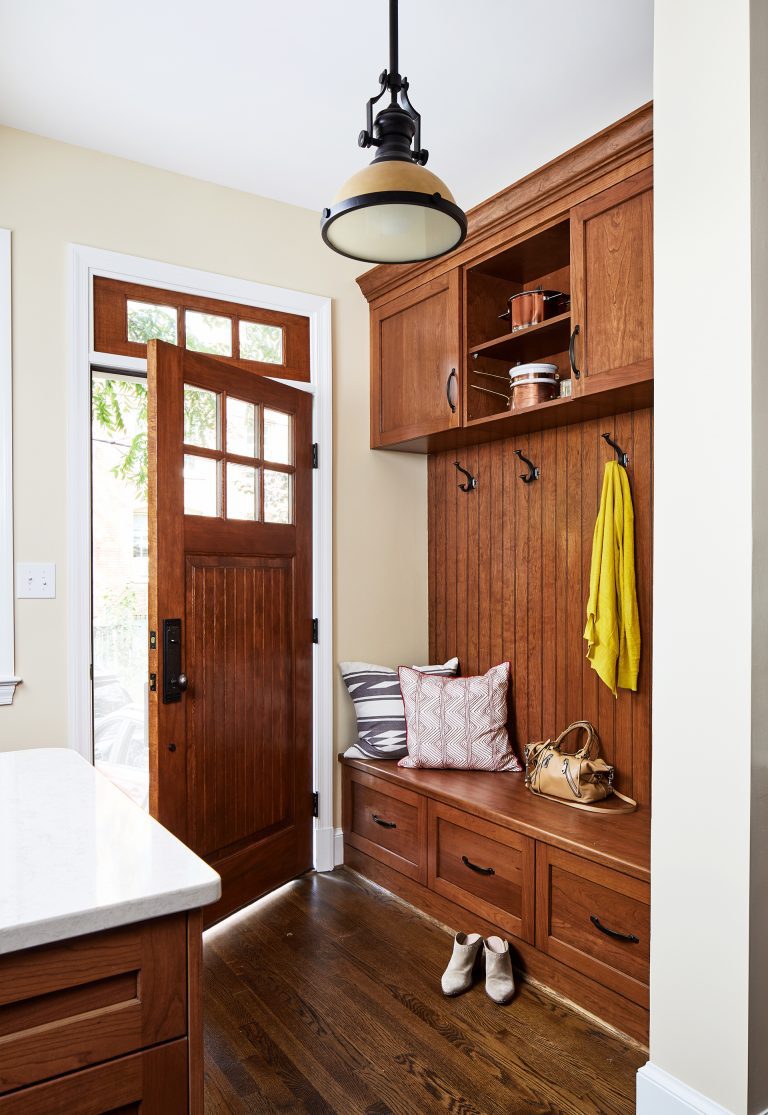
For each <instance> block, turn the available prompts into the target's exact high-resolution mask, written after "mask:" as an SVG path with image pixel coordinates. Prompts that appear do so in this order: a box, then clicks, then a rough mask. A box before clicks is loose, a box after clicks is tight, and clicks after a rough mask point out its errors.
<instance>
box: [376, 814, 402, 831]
mask: <svg viewBox="0 0 768 1115" xmlns="http://www.w3.org/2000/svg"><path fill="white" fill-rule="evenodd" d="M371 816H372V817H373V819H374V821H375V822H376V824H377V825H381V827H382V828H383V829H396V828H397V825H396V824H395V822H394V821H382V819H381V817H378V816H377V815H376V814H375V813H371Z"/></svg>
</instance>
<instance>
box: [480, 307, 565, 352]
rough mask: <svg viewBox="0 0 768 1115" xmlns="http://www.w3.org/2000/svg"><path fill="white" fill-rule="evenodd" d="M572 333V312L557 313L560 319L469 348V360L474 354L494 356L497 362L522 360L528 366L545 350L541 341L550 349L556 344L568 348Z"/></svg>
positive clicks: (531, 326) (527, 327) (538, 324)
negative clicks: (527, 363)
mask: <svg viewBox="0 0 768 1115" xmlns="http://www.w3.org/2000/svg"><path fill="white" fill-rule="evenodd" d="M570 331H571V313H570V310H569V311H567V313H564V314H558V315H557V317H551V318H550V319H549V320H548V321H540V322H538V323H537V324H536V325H527V326H526V327H525V328H524V329H516V330H515V331H514V332H513V333H505V334H504V336H503V337H496V338H495V339H494V340H492V341H485V342H484V343H483V344H481V345H475V347H474V348H472V349H470V352H469V355H470V357H474V356H475V354H477V355H480V354H482V355H483V356H492V357H494V358H495V359H497V360H508V361H520V363H523V364H524V363H526V362H527V361H529V360H535V359H536V357H537V354H538V352H539V351H540V349H541V347H542V340H543V341H544V344H545V347H546V346H549V348H550V349H551V347H552V344H553V343H555V345H556V347H558V348H559V347H567V346H568V337H569V334H570ZM561 340H564V341H565V344H564V345H562V346H561V345H560V344H559V343H558V342H559V341H561Z"/></svg>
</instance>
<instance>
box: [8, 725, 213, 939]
mask: <svg viewBox="0 0 768 1115" xmlns="http://www.w3.org/2000/svg"><path fill="white" fill-rule="evenodd" d="M220 893H221V881H220V879H219V876H218V875H217V874H216V872H215V871H213V870H212V869H211V868H210V867H209V866H208V864H206V863H204V862H203V861H202V860H201V859H200V858H199V857H198V856H196V855H195V854H194V852H191V851H190V850H189V848H187V847H185V845H184V844H182V843H181V842H180V841H179V840H177V839H176V837H175V836H172V835H171V833H170V832H168V830H167V829H164V828H163V826H162V825H160V824H158V822H157V821H155V820H153V819H152V818H151V817H149V816H148V815H147V814H146V813H145V812H144V811H143V810H142V809H140V808H139V807H138V806H137V805H135V804H134V803H133V802H132V801H131V800H130V799H129V798H128V797H126V795H125V794H123V793H122V792H121V791H120V790H118V788H117V787H116V786H113V785H112V783H111V782H110V781H109V780H108V779H107V778H106V777H105V776H104V775H102V774H100V773H99V772H98V771H97V770H95V769H94V768H93V767H92V766H91V765H90V763H87V762H86V761H85V759H83V758H82V756H80V755H78V754H77V753H76V752H74V751H70V750H67V749H65V748H52V747H51V748H49V747H46V748H38V749H34V750H28V751H7V752H3V753H0V953H8V952H16V951H18V950H19V949H26V948H31V947H33V946H34V945H43V944H48V943H50V942H51V941H62V940H64V939H66V938H67V937H79V936H82V935H83V934H84V933H94V932H96V931H98V930H101V929H112V928H113V927H115V926H118V925H128V924H129V923H131V922H137V921H144V920H145V919H147V918H154V917H160V916H162V915H163V914H172V913H177V912H178V911H180V910H192V909H195V908H196V907H199V906H205V905H207V904H208V903H209V902H215V901H216V899H217V898H218V897H219V895H220Z"/></svg>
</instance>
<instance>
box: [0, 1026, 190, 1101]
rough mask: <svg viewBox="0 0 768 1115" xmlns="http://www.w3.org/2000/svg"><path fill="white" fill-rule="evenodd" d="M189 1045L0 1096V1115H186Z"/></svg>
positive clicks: (181, 1043)
mask: <svg viewBox="0 0 768 1115" xmlns="http://www.w3.org/2000/svg"><path fill="white" fill-rule="evenodd" d="M188 1104H189V1097H188V1089H187V1041H186V1038H182V1039H181V1040H180V1041H173V1042H169V1043H168V1044H167V1045H161V1046H157V1047H155V1048H154V1049H147V1050H145V1051H144V1052H143V1053H134V1054H132V1055H131V1056H130V1057H119V1058H118V1059H117V1060H116V1061H110V1062H109V1064H106V1065H97V1066H96V1067H95V1068H92V1069H83V1070H82V1071H81V1072H73V1073H71V1074H70V1075H69V1076H63V1077H60V1078H58V1079H57V1080H48V1081H46V1083H45V1084H35V1085H34V1087H32V1088H22V1089H21V1090H20V1091H18V1092H13V1093H12V1094H11V1095H6V1096H0V1115H53V1112H61V1113H62V1115H64V1113H65V1112H66V1115H117V1113H118V1112H119V1113H120V1115H124V1113H125V1115H128V1112H136V1113H137V1115H138V1113H139V1112H140V1113H141V1115H186V1113H187V1111H188V1109H189V1108H188Z"/></svg>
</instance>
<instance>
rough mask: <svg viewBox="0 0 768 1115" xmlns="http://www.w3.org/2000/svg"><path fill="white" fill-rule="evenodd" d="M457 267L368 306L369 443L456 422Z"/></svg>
mask: <svg viewBox="0 0 768 1115" xmlns="http://www.w3.org/2000/svg"><path fill="white" fill-rule="evenodd" d="M460 289H461V288H460V284H459V272H458V269H456V270H454V271H449V272H448V273H447V274H445V275H440V276H438V278H436V279H432V281H431V282H428V283H425V284H424V285H423V286H420V287H417V288H416V290H412V291H409V292H408V293H407V294H403V295H401V296H400V297H399V298H395V299H393V300H392V301H391V302H387V303H385V304H384V305H382V306H378V307H375V308H374V309H373V310H372V311H371V447H372V448H374V449H375V448H377V447H380V446H387V445H395V444H397V443H398V442H401V441H408V440H409V439H411V438H416V437H422V436H424V435H425V434H432V433H438V432H440V431H441V430H449V429H451V428H452V427H454V426H458V425H460V424H461V412H460V401H459V400H460V398H461V391H460V383H459V377H460V374H461V360H460V345H461V297H460Z"/></svg>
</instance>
